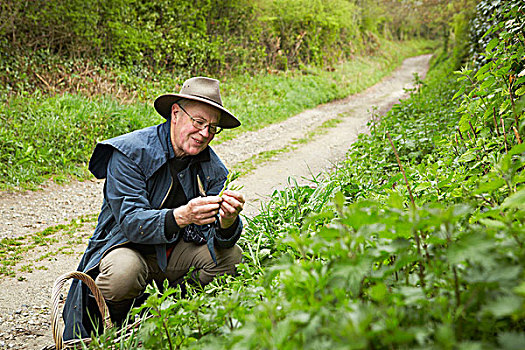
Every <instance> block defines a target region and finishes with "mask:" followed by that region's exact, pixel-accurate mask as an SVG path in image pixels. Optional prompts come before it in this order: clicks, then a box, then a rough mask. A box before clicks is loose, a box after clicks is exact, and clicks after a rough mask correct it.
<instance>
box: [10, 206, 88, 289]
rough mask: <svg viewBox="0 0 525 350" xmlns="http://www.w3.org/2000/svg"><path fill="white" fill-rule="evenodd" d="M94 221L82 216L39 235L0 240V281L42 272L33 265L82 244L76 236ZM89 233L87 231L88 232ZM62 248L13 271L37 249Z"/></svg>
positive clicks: (33, 234) (81, 240)
mask: <svg viewBox="0 0 525 350" xmlns="http://www.w3.org/2000/svg"><path fill="white" fill-rule="evenodd" d="M95 221H96V215H94V214H93V215H86V216H81V217H79V218H76V219H73V220H71V221H70V222H69V223H68V224H59V225H55V226H50V227H48V228H46V229H45V230H43V231H40V232H36V233H32V234H27V235H24V236H20V237H16V238H3V239H2V240H0V279H1V278H3V277H5V276H7V277H16V275H17V272H32V271H33V270H34V269H38V270H41V269H46V267H43V266H35V265H34V263H35V262H39V261H42V260H45V259H49V258H50V257H52V256H56V255H58V254H68V253H69V252H70V250H71V248H72V247H73V246H78V245H79V244H83V237H82V236H79V235H78V232H79V231H80V229H82V227H83V226H84V225H86V224H90V223H93V222H95ZM89 233H91V230H89ZM59 241H60V242H62V243H64V246H62V247H59V248H56V249H53V250H52V251H48V252H47V253H43V254H42V255H40V256H38V257H35V258H33V260H32V262H30V263H27V264H24V265H22V266H20V267H19V268H17V265H18V264H20V263H21V262H23V261H24V255H25V254H27V253H28V252H30V251H32V250H34V249H35V248H37V247H38V246H48V245H52V244H56V243H58V242H59Z"/></svg>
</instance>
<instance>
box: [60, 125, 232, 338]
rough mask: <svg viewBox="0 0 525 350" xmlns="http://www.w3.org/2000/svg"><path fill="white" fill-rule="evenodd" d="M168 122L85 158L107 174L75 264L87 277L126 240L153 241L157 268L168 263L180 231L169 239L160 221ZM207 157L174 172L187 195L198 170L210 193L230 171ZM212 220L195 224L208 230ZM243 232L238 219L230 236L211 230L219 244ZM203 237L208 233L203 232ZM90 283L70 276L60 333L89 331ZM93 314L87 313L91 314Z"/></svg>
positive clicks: (166, 186)
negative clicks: (94, 223) (91, 229)
mask: <svg viewBox="0 0 525 350" xmlns="http://www.w3.org/2000/svg"><path fill="white" fill-rule="evenodd" d="M169 128H170V123H169V121H167V122H165V123H163V124H160V125H156V126H152V127H148V128H145V129H141V130H137V131H134V132H132V133H129V134H125V135H121V136H118V137H115V138H112V139H110V140H106V141H103V142H100V143H99V144H97V146H96V147H95V150H94V151H93V155H92V156H91V159H90V161H89V170H90V171H91V173H92V174H93V175H95V177H96V178H98V179H104V178H105V179H106V181H105V184H104V201H103V204H102V208H101V211H100V214H99V217H98V223H97V227H96V228H95V232H94V233H93V236H92V237H91V238H90V239H89V243H88V247H87V249H86V251H85V253H84V255H83V257H82V259H81V261H80V264H79V266H78V268H77V270H78V271H83V272H85V273H87V274H89V275H90V276H91V277H93V278H96V276H97V275H98V273H99V272H98V264H99V263H100V260H101V259H102V257H103V256H104V255H105V254H107V252H109V251H110V250H111V249H113V248H115V247H118V246H121V245H124V244H126V243H129V242H133V243H140V244H152V245H154V247H155V251H156V254H157V262H158V264H159V267H160V268H161V269H162V270H163V271H164V270H165V268H166V265H167V258H166V245H167V244H171V243H176V242H177V241H178V240H179V239H180V237H179V236H180V235H179V234H175V235H173V236H172V237H170V238H167V237H166V235H165V232H164V221H165V217H166V212H167V211H168V210H169V209H168V208H163V207H162V205H163V203H164V201H165V199H166V197H167V194H168V193H169V191H170V189H171V186H172V184H173V179H172V177H171V173H170V170H169V165H168V160H169V159H171V158H173V157H174V156H175V155H174V152H173V147H172V146H171V140H170V134H169ZM203 152H209V160H206V161H202V162H193V161H192V162H190V165H189V166H188V167H187V168H186V169H184V170H183V171H181V172H180V173H179V174H178V180H179V181H180V184H181V187H182V189H183V190H184V194H185V195H186V198H187V199H188V200H190V199H192V198H195V197H198V196H199V193H198V188H197V184H196V177H197V174H199V177H200V178H201V180H202V182H203V185H204V189H205V191H206V193H207V194H208V195H217V194H218V193H219V192H220V190H221V189H222V186H223V185H224V182H225V181H226V176H227V174H228V171H227V169H226V167H225V166H224V164H223V163H222V162H221V160H220V159H219V157H218V156H217V155H216V154H215V152H214V151H213V150H212V149H211V148H210V147H208V148H207V149H205V150H204V151H203ZM209 226H210V225H205V226H195V228H196V229H197V230H202V231H204V230H207V231H209V230H210V227H209ZM241 231H242V222H241V221H240V220H239V225H238V227H237V230H236V231H235V233H234V234H233V235H232V236H231V237H230V238H228V239H224V238H222V237H221V236H220V235H215V234H213V236H214V237H215V238H214V242H215V244H216V245H217V246H218V247H222V248H228V247H232V246H233V245H235V243H236V242H237V240H238V239H239V237H240V234H241ZM205 236H207V235H205ZM88 294H89V291H88V288H87V287H86V286H85V285H84V284H83V283H82V282H80V281H78V280H74V281H73V283H72V285H71V288H70V290H69V293H68V297H67V300H66V304H65V306H64V311H63V316H64V323H65V330H64V335H63V338H64V340H69V339H73V338H78V337H81V338H85V337H89V336H90V332H91V331H93V328H92V326H91V321H90V318H92V317H93V312H96V311H95V309H94V308H93V306H94V305H90V302H89V301H90V300H89V298H88ZM89 313H91V315H89Z"/></svg>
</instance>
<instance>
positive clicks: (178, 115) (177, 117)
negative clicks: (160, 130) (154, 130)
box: [170, 102, 220, 157]
mask: <svg viewBox="0 0 525 350" xmlns="http://www.w3.org/2000/svg"><path fill="white" fill-rule="evenodd" d="M184 110H186V112H187V113H185V112H184ZM184 110H182V108H181V107H180V106H179V105H178V104H174V105H173V106H172V108H171V127H170V133H171V144H172V146H173V150H174V151H175V156H176V157H183V156H194V155H197V154H199V153H200V152H202V151H203V150H204V149H205V148H206V147H207V146H208V144H209V143H210V141H211V140H213V137H214V136H215V135H214V134H211V133H210V131H209V128H208V127H205V128H204V129H202V130H199V129H197V128H196V127H195V126H194V122H193V120H192V119H191V118H193V119H195V120H197V121H200V122H201V123H202V122H204V123H205V124H213V125H216V124H217V123H218V121H219V116H220V112H219V110H217V109H216V108H214V107H212V106H210V105H207V104H205V103H200V102H195V103H193V102H192V103H190V104H188V105H187V106H186V107H184ZM188 114H189V115H188ZM190 116H191V118H190Z"/></svg>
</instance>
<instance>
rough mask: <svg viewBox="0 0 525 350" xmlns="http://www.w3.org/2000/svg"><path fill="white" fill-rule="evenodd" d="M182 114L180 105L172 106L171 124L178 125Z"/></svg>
mask: <svg viewBox="0 0 525 350" xmlns="http://www.w3.org/2000/svg"><path fill="white" fill-rule="evenodd" d="M179 112H180V108H179V105H177V104H176V103H174V104H173V105H172V106H171V122H172V123H173V124H177V118H178V117H179V114H180V113H179Z"/></svg>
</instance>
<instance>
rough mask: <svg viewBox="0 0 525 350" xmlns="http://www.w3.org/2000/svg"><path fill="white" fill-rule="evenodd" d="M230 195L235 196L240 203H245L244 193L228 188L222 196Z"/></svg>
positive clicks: (225, 197) (224, 197)
mask: <svg viewBox="0 0 525 350" xmlns="http://www.w3.org/2000/svg"><path fill="white" fill-rule="evenodd" d="M228 197H230V198H235V199H236V200H237V201H239V202H240V203H244V195H243V194H242V193H240V192H237V191H231V190H226V191H224V193H223V194H222V198H223V199H227V198H228Z"/></svg>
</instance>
